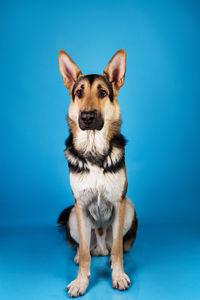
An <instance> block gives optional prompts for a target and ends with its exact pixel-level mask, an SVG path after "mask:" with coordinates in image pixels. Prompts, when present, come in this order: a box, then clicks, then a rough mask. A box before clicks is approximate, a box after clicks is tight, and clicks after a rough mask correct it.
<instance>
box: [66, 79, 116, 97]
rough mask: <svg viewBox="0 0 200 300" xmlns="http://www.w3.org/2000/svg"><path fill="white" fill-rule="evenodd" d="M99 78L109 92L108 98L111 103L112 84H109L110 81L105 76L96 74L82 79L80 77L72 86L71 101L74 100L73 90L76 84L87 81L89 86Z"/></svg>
mask: <svg viewBox="0 0 200 300" xmlns="http://www.w3.org/2000/svg"><path fill="white" fill-rule="evenodd" d="M97 78H100V79H102V80H103V81H104V83H105V84H106V86H107V88H108V90H109V98H110V101H111V102H113V88H112V84H111V83H110V81H109V80H108V79H107V77H106V76H103V75H98V74H90V75H85V76H83V77H80V78H79V79H78V80H77V81H76V82H75V84H74V86H73V89H72V99H73V100H74V98H75V89H76V88H77V86H78V84H79V83H80V82H81V81H82V80H84V79H87V80H88V81H89V83H90V86H91V85H92V84H93V82H94V80H95V79H97Z"/></svg>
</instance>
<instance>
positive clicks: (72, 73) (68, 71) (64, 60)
mask: <svg viewBox="0 0 200 300" xmlns="http://www.w3.org/2000/svg"><path fill="white" fill-rule="evenodd" d="M58 63H59V69H60V73H61V75H62V78H63V83H64V85H65V86H66V87H67V88H68V90H69V93H70V94H71V91H72V88H73V85H74V83H75V82H76V80H77V79H78V77H79V76H80V75H81V74H82V72H81V71H80V70H79V68H78V67H77V65H76V64H75V63H74V62H73V60H72V59H71V57H70V56H69V55H68V54H67V53H66V52H65V51H63V50H60V52H59V55H58Z"/></svg>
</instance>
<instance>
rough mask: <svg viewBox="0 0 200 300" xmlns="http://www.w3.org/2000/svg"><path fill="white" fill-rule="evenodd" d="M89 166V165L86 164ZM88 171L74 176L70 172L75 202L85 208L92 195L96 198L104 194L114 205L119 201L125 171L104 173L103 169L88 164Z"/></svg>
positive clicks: (123, 184) (124, 179)
mask: <svg viewBox="0 0 200 300" xmlns="http://www.w3.org/2000/svg"><path fill="white" fill-rule="evenodd" d="M88 164H89V163H88ZM89 169H90V171H89V172H88V173H83V174H74V173H72V172H70V183H71V188H72V191H73V194H74V197H75V198H76V200H78V201H79V203H80V204H82V205H83V206H85V205H86V204H87V203H88V201H90V200H91V197H90V195H91V191H92V194H94V193H95V194H96V196H97V197H99V195H100V194H101V193H104V195H105V196H106V198H107V199H108V200H109V201H110V202H111V203H112V204H113V205H116V204H117V202H118V201H119V200H121V195H122V193H123V190H124V186H125V181H126V175H125V170H124V169H121V170H119V171H118V172H116V173H110V172H108V173H104V172H103V169H102V168H100V167H98V166H95V165H92V164H89Z"/></svg>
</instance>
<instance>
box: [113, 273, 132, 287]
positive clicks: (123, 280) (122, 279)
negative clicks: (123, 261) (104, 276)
mask: <svg viewBox="0 0 200 300" xmlns="http://www.w3.org/2000/svg"><path fill="white" fill-rule="evenodd" d="M130 284H131V281H130V279H129V277H128V275H126V273H124V272H120V273H115V274H112V287H113V288H115V289H117V290H120V291H124V290H127V289H128V288H129V286H130Z"/></svg>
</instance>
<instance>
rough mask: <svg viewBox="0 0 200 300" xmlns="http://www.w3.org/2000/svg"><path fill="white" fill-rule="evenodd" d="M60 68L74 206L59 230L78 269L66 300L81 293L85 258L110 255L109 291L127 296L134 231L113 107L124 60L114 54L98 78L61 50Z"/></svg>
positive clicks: (84, 285) (116, 113) (86, 264)
mask: <svg viewBox="0 0 200 300" xmlns="http://www.w3.org/2000/svg"><path fill="white" fill-rule="evenodd" d="M59 68H60V72H61V74H62V77H63V82H64V85H65V86H66V87H67V89H68V90H69V94H70V96H71V103H70V106H69V111H68V115H67V122H68V125H69V130H70V136H69V138H68V139H67V141H66V150H65V156H66V158H67V160H68V166H69V174H70V184H71V188H72V193H73V196H74V199H75V205H74V206H71V207H69V208H67V209H65V210H64V211H63V212H62V213H61V215H60V217H59V219H58V225H65V226H66V231H67V241H68V243H69V244H70V245H76V246H77V253H76V256H75V259H74V260H75V262H76V263H77V264H79V271H78V276H77V278H76V279H75V280H74V281H72V282H71V283H70V284H69V285H68V286H67V290H68V294H69V296H71V297H78V296H80V295H83V294H84V293H85V291H86V289H87V286H88V283H89V278H90V262H91V256H90V254H92V255H95V256H100V255H108V254H110V261H111V269H112V285H113V287H114V288H116V289H119V290H126V289H127V288H128V287H129V285H130V279H129V277H128V276H127V275H126V273H125V272H124V268H123V250H124V251H128V250H129V249H130V247H131V245H132V243H133V241H134V240H135V237H136V230H137V218H136V213H135V209H134V205H133V204H132V202H131V201H130V199H128V198H126V192H127V177H126V167H125V158H124V153H125V151H124V148H125V144H126V140H125V138H124V137H123V135H122V134H121V133H120V127H121V115H120V107H119V104H118V101H117V96H118V92H119V89H120V87H121V86H122V85H123V84H124V76H125V69H126V54H125V51H124V50H119V51H117V53H116V54H115V55H114V56H113V57H112V58H111V60H110V61H109V63H108V65H107V67H106V68H105V70H104V73H103V75H97V74H91V75H83V74H82V72H81V71H80V70H79V68H78V67H77V66H76V64H75V63H74V62H73V60H72V59H71V58H70V57H69V55H68V54H67V53H65V52H64V51H62V50H61V51H60V53H59Z"/></svg>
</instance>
